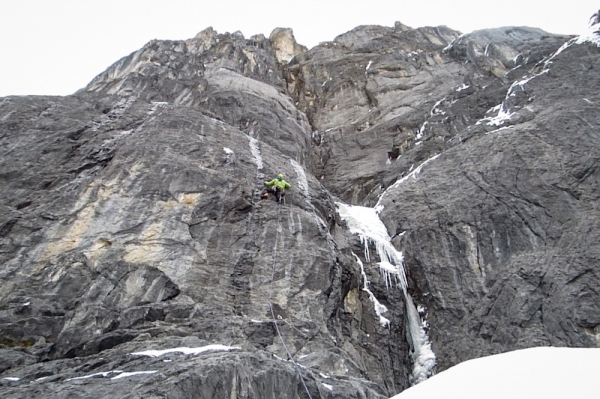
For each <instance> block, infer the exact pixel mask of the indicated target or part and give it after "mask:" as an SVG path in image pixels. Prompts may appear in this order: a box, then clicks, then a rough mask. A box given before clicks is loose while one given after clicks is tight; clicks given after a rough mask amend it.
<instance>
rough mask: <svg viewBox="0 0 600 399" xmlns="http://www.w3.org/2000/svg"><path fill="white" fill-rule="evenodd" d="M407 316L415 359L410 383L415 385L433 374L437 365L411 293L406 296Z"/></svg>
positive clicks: (408, 332) (413, 357) (409, 337)
mask: <svg viewBox="0 0 600 399" xmlns="http://www.w3.org/2000/svg"><path fill="white" fill-rule="evenodd" d="M406 317H407V318H408V328H407V331H406V333H407V334H408V339H409V343H410V344H411V346H412V361H413V372H412V375H411V379H410V383H411V385H415V384H418V383H420V382H423V381H425V380H426V379H427V378H429V376H431V374H432V371H433V369H434V367H435V353H433V351H432V350H431V343H430V342H429V338H428V337H427V334H426V333H425V330H424V329H423V324H422V322H421V316H420V315H419V312H418V311H417V308H416V307H415V304H414V302H413V300H412V298H411V297H410V295H407V296H406Z"/></svg>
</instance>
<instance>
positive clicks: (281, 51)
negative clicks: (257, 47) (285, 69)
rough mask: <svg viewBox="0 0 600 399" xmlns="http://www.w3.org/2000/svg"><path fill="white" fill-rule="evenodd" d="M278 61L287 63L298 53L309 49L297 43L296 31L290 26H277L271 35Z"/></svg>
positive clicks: (270, 39) (270, 38)
mask: <svg viewBox="0 0 600 399" xmlns="http://www.w3.org/2000/svg"><path fill="white" fill-rule="evenodd" d="M269 41H270V42H271V45H272V46H273V49H274V50H275V57H276V58H277V61H279V62H280V63H282V64H287V63H288V62H290V60H291V59H292V58H294V57H295V56H296V55H298V54H300V53H303V52H305V51H307V50H308V49H307V48H306V47H305V46H302V45H300V44H298V43H296V39H295V38H294V32H293V31H292V30H291V29H289V28H275V29H274V30H273V32H271V34H270V35H269Z"/></svg>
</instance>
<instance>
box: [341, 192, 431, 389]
mask: <svg viewBox="0 0 600 399" xmlns="http://www.w3.org/2000/svg"><path fill="white" fill-rule="evenodd" d="M336 206H337V210H338V214H339V215H340V217H341V218H342V219H343V220H344V221H345V222H346V223H347V224H348V229H349V230H350V232H351V233H353V234H357V235H358V236H359V237H360V240H361V242H362V244H363V246H364V253H365V259H366V260H367V262H370V261H371V254H370V252H369V245H370V244H372V245H374V246H375V250H376V252H377V256H378V257H379V262H378V263H377V265H378V266H379V273H380V275H381V277H382V279H384V280H385V284H386V286H387V287H388V288H390V287H392V286H393V285H394V283H395V286H396V287H399V288H400V289H401V290H402V293H403V294H404V298H405V302H406V321H407V328H406V330H407V339H408V342H409V344H410V346H411V349H412V355H411V359H412V362H413V372H412V375H411V384H413V385H414V384H418V383H419V382H422V381H425V380H426V379H427V378H428V377H429V376H430V375H431V374H432V373H433V369H434V367H435V364H436V363H435V354H434V353H433V351H432V350H431V343H430V342H429V338H428V336H427V333H426V332H425V329H424V328H423V323H422V321H421V316H420V315H419V312H418V311H417V308H416V307H415V304H414V302H413V300H412V298H411V297H410V295H409V294H408V292H407V282H406V274H405V271H404V258H403V255H402V252H400V251H398V250H396V248H394V246H393V245H392V242H391V238H390V236H389V235H388V232H387V229H386V227H385V225H384V224H383V223H382V222H381V219H379V214H378V208H367V207H363V206H352V205H347V204H343V203H341V202H337V203H336ZM355 256H356V255H355ZM356 259H357V262H358V264H359V266H360V268H361V274H362V277H363V279H364V280H365V281H364V283H363V284H364V285H363V291H365V292H367V294H369V298H370V299H371V302H373V306H374V308H375V313H376V314H377V316H379V320H380V323H381V324H382V325H383V326H387V325H389V320H388V319H386V318H385V317H383V316H382V313H385V312H387V308H386V307H385V306H384V305H382V304H381V303H379V301H378V300H377V298H375V295H373V293H372V292H371V290H370V289H369V281H368V280H367V275H366V274H365V272H364V267H363V264H362V262H361V261H360V259H359V258H358V257H356Z"/></svg>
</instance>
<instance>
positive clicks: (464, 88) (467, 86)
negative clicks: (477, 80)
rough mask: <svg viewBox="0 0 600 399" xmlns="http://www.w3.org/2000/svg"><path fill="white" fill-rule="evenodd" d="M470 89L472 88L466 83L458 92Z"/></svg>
mask: <svg viewBox="0 0 600 399" xmlns="http://www.w3.org/2000/svg"><path fill="white" fill-rule="evenodd" d="M469 87H471V86H469V85H468V84H466V83H463V84H462V86H460V87H459V88H458V89H456V91H463V90H466V89H468V88H469Z"/></svg>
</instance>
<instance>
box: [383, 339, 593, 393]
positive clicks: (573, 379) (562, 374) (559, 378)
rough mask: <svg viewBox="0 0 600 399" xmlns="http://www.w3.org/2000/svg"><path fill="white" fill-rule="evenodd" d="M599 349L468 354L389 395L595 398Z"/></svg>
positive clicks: (540, 349)
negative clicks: (456, 363) (442, 369)
mask: <svg viewBox="0 0 600 399" xmlns="http://www.w3.org/2000/svg"><path fill="white" fill-rule="evenodd" d="M599 369H600V349H597V348H593V349H592V348H554V347H540V348H530V349H522V350H517V351H513V352H508V353H504V354H500V355H493V356H488V357H484V358H479V359H473V360H468V361H466V362H463V363H460V364H458V365H456V366H454V367H451V368H450V369H448V370H446V371H444V372H441V373H439V374H437V375H435V376H432V377H431V378H429V379H428V380H427V381H424V382H422V383H421V384H419V385H415V386H413V387H412V388H409V389H407V390H406V391H404V392H402V393H400V394H398V395H396V396H394V397H393V398H391V399H423V398H460V399H482V398H485V399H507V398H510V399H532V398H561V399H566V398H597V397H598V392H600V379H599V378H598V370H599Z"/></svg>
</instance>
